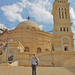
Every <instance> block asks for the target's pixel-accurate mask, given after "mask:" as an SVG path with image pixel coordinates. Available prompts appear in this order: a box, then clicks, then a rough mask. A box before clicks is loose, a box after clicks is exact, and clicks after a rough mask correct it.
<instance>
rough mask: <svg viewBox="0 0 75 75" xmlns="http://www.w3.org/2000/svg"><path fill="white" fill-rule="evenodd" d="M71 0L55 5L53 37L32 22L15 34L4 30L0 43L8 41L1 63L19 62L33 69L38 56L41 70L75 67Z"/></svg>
mask: <svg viewBox="0 0 75 75" xmlns="http://www.w3.org/2000/svg"><path fill="white" fill-rule="evenodd" d="M69 5H70V3H68V0H55V1H54V3H53V10H52V15H53V20H54V29H53V34H50V33H48V32H44V31H42V30H40V28H39V26H38V25H37V24H36V23H34V22H32V21H24V22H21V23H20V24H19V25H18V26H17V27H16V28H15V29H13V30H10V31H8V30H4V31H3V30H1V29H0V30H1V31H3V32H4V33H1V34H0V39H1V40H4V39H5V38H7V39H8V41H6V42H5V44H3V45H6V44H8V45H7V46H6V47H5V46H4V48H3V50H4V49H5V51H3V54H1V56H0V60H1V61H0V63H3V62H5V63H6V62H9V59H8V58H10V57H11V56H13V59H11V61H12V62H14V61H16V60H17V61H18V62H19V65H21V66H28V65H30V63H31V62H30V59H31V55H32V54H34V53H35V54H37V56H38V57H39V59H40V63H39V65H41V66H74V67H75V62H74V60H75V52H74V43H73V42H74V40H73V33H72V31H71V26H72V22H71V21H70V14H69ZM63 61H64V62H63Z"/></svg>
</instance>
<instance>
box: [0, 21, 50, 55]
mask: <svg viewBox="0 0 75 75" xmlns="http://www.w3.org/2000/svg"><path fill="white" fill-rule="evenodd" d="M0 38H2V39H4V38H8V41H9V39H13V40H17V41H19V42H20V43H21V44H22V46H23V47H24V48H23V49H24V50H23V49H22V50H21V51H20V52H27V53H29V54H33V53H40V52H44V51H50V50H51V35H50V34H49V33H48V32H44V31H42V30H40V28H39V26H38V25H37V24H36V23H34V22H32V21H24V22H21V23H20V24H19V25H18V26H17V27H16V28H15V29H14V30H10V31H7V32H5V33H4V34H3V35H1V36H0Z"/></svg>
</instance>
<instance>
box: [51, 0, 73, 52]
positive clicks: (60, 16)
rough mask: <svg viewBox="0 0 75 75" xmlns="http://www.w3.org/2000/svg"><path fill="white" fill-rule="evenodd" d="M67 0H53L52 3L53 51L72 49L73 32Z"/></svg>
mask: <svg viewBox="0 0 75 75" xmlns="http://www.w3.org/2000/svg"><path fill="white" fill-rule="evenodd" d="M69 5H70V3H69V2H68V0H55V1H54V3H53V10H52V15H53V20H54V29H53V46H54V50H55V51H73V48H74V46H73V45H74V43H73V33H72V31H71V26H72V22H71V21H70V14H69Z"/></svg>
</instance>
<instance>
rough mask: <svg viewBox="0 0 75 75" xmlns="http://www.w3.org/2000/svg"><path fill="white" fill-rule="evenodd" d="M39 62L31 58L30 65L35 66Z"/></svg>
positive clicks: (37, 59)
mask: <svg viewBox="0 0 75 75" xmlns="http://www.w3.org/2000/svg"><path fill="white" fill-rule="evenodd" d="M38 62H39V58H37V57H36V58H33V57H32V59H31V63H32V65H37V63H38Z"/></svg>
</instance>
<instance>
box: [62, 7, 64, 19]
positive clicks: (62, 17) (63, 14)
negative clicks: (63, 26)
mask: <svg viewBox="0 0 75 75" xmlns="http://www.w3.org/2000/svg"><path fill="white" fill-rule="evenodd" d="M62 19H64V13H63V8H62Z"/></svg>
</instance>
